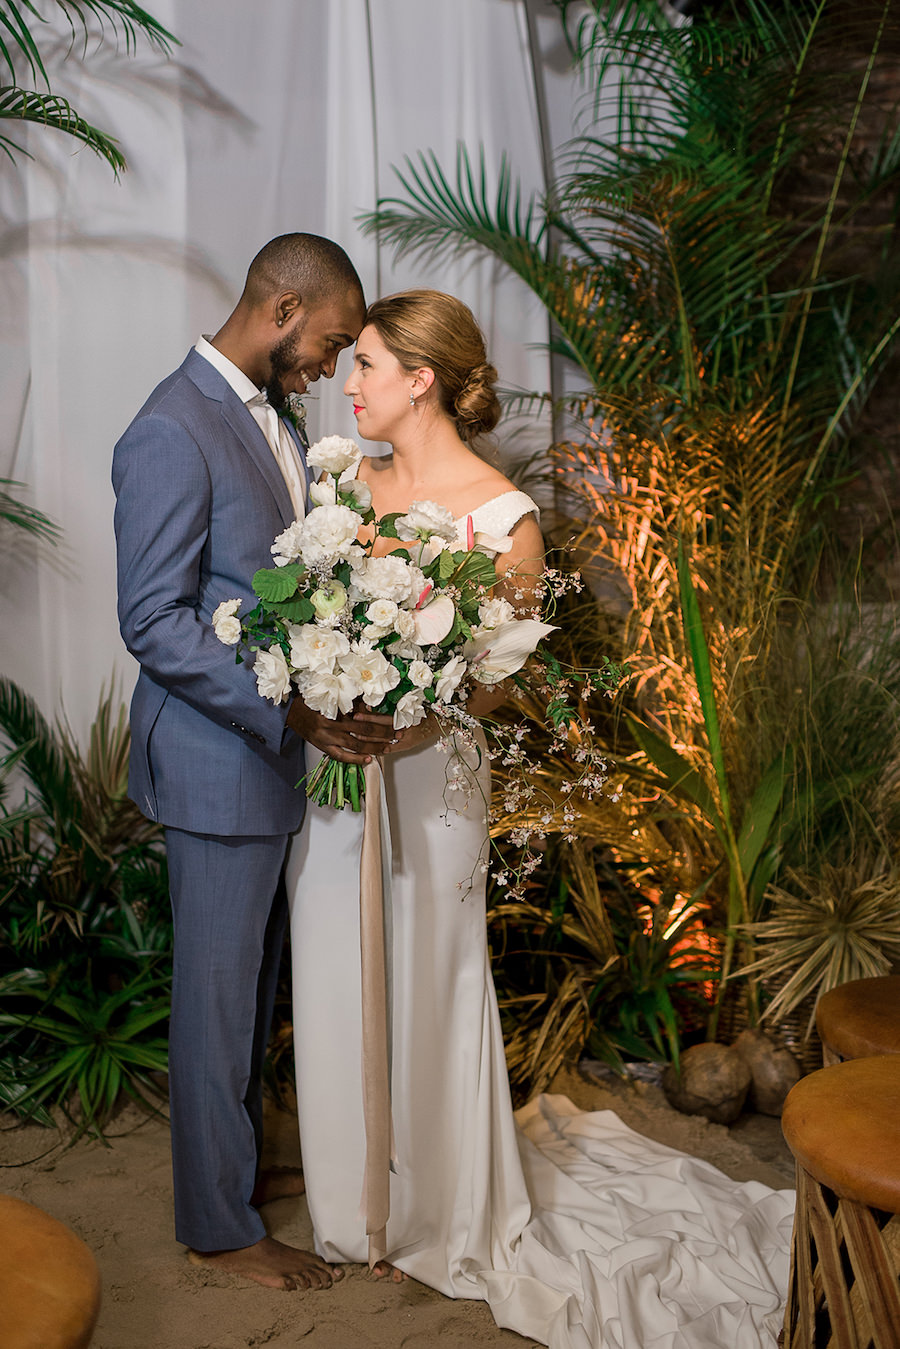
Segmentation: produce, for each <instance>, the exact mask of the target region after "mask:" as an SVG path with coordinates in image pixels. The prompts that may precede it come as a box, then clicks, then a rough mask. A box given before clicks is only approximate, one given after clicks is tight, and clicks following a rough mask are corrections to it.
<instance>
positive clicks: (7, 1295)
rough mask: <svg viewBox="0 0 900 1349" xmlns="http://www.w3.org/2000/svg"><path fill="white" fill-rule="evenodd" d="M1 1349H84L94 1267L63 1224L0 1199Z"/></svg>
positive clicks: (90, 1326) (96, 1284)
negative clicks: (0, 1253)
mask: <svg viewBox="0 0 900 1349" xmlns="http://www.w3.org/2000/svg"><path fill="white" fill-rule="evenodd" d="M0 1252H2V1257H0V1308H2V1310H0V1343H2V1345H3V1349H86V1347H87V1345H88V1344H89V1343H90V1340H91V1335H92V1333H93V1330H94V1326H95V1324H96V1321H97V1314H98V1312H99V1310H100V1275H99V1273H98V1271H97V1262H96V1260H95V1259H94V1257H93V1255H92V1254H91V1252H90V1251H89V1250H88V1248H87V1246H85V1244H84V1242H83V1241H82V1240H81V1238H80V1237H77V1236H76V1235H75V1233H74V1232H73V1231H71V1230H70V1228H68V1227H66V1226H65V1224H64V1223H61V1222H57V1220H56V1219H55V1218H51V1217H50V1214H49V1213H45V1212H44V1211H43V1209H39V1208H36V1207H35V1205H34V1204H29V1203H26V1201H25V1200H24V1199H14V1198H13V1197H12V1195H7V1194H4V1195H0Z"/></svg>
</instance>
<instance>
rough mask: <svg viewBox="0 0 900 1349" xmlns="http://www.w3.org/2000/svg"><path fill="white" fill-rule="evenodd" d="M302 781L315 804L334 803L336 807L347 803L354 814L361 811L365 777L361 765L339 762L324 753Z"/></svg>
mask: <svg viewBox="0 0 900 1349" xmlns="http://www.w3.org/2000/svg"><path fill="white" fill-rule="evenodd" d="M301 781H305V782H306V796H307V800H309V801H314V802H315V803H316V805H317V806H333V807H334V809H335V810H346V809H347V807H348V806H349V808H350V809H351V810H352V811H355V812H357V813H358V812H359V811H361V810H362V806H363V797H364V796H365V794H366V779H365V774H364V772H363V768H362V765H361V764H355V763H342V762H341V761H340V759H332V758H331V757H330V755H328V754H326V755H324V756H323V758H321V759H320V760H319V762H318V763H317V764H316V766H315V768H314V769H313V771H312V772H311V773H309V774H307V776H306V778H305V779H301ZM299 785H300V783H299V782H298V783H297V786H298V787H299Z"/></svg>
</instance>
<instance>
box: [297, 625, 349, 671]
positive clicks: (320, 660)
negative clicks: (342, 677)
mask: <svg viewBox="0 0 900 1349" xmlns="http://www.w3.org/2000/svg"><path fill="white" fill-rule="evenodd" d="M288 637H289V638H290V643H291V664H292V665H293V666H294V668H295V669H296V670H313V671H315V672H316V673H317V674H318V673H321V672H323V671H328V672H329V673H330V672H331V671H332V670H333V669H334V662H335V661H336V660H337V659H338V657H339V656H344V655H346V654H347V652H348V651H349V650H350V642H349V639H348V638H347V637H346V636H345V634H344V633H343V632H338V631H337V630H336V629H334V628H322V627H319V625H318V624H317V623H304V624H303V626H302V627H301V626H300V625H299V624H292V625H291V627H290V628H288Z"/></svg>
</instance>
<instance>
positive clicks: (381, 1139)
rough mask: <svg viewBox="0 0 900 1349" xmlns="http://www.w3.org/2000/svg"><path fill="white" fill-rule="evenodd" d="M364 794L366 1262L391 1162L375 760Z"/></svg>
mask: <svg viewBox="0 0 900 1349" xmlns="http://www.w3.org/2000/svg"><path fill="white" fill-rule="evenodd" d="M364 773H365V781H366V793H365V798H364V801H365V804H364V816H363V837H362V852H361V854H360V859H359V948H360V963H361V966H362V1082H363V1118H364V1122H365V1132H366V1169H365V1176H364V1178H363V1196H362V1209H363V1213H364V1215H365V1220H366V1234H367V1235H368V1238H369V1266H370V1267H371V1266H372V1265H374V1264H375V1263H376V1261H378V1260H381V1259H383V1258H384V1256H385V1255H386V1254H387V1235H386V1231H385V1229H386V1227H387V1220H388V1217H389V1215H390V1211H391V1182H390V1172H391V1170H392V1169H393V1166H392V1164H393V1163H394V1162H395V1161H396V1157H395V1155H394V1134H393V1123H392V1120H391V1080H390V1054H389V1050H388V1033H389V1027H388V969H387V951H386V947H385V930H384V929H385V925H384V906H385V895H384V849H383V844H384V839H383V837H382V811H381V802H382V776H381V767H380V765H379V764H378V761H377V760H376V759H372V760H371V762H369V763H367V764H366V765H365V769H364Z"/></svg>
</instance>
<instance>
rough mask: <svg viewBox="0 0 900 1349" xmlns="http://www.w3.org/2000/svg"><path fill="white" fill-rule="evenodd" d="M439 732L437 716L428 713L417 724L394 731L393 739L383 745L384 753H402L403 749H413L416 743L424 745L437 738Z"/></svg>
mask: <svg viewBox="0 0 900 1349" xmlns="http://www.w3.org/2000/svg"><path fill="white" fill-rule="evenodd" d="M440 733H441V724H440V722H439V721H438V719H437V717H433V716H431V715H430V714H429V715H428V716H427V717H425V719H424V720H423V721H420V722H419V724H418V725H417V726H404V727H403V729H402V730H399V731H394V736H393V740H392V741H391V742H390V743H389V744H387V745H385V747H384V750H383V751H380V752H381V753H384V754H402V753H403V752H404V751H405V750H408V749H415V748H416V747H417V746H418V745H424V744H426V743H427V742H428V741H429V740H437V738H438V736H439V735H440Z"/></svg>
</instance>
